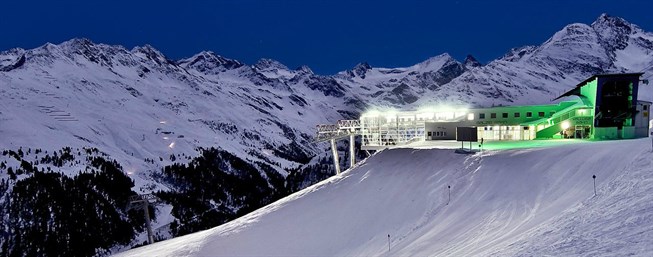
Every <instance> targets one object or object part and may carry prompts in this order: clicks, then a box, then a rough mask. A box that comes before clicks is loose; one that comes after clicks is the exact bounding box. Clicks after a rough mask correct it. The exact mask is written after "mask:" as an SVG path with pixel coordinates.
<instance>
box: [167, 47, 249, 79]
mask: <svg viewBox="0 0 653 257" xmlns="http://www.w3.org/2000/svg"><path fill="white" fill-rule="evenodd" d="M177 64H178V65H180V66H182V67H185V68H192V69H195V70H197V71H199V72H202V73H211V74H217V73H219V72H223V71H226V70H231V69H235V68H239V67H241V66H243V65H244V64H242V63H241V62H239V61H237V60H232V59H229V58H225V57H222V56H220V55H217V54H215V53H214V52H213V51H202V52H199V53H197V54H195V55H193V56H192V57H190V58H187V59H182V60H179V61H177Z"/></svg>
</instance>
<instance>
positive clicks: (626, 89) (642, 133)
mask: <svg viewBox="0 0 653 257" xmlns="http://www.w3.org/2000/svg"><path fill="white" fill-rule="evenodd" d="M642 74H643V73H619V74H600V75H595V76H592V77H590V78H588V79H586V80H584V81H582V82H580V83H578V85H576V86H575V87H574V88H572V89H571V90H569V91H567V92H566V93H564V94H562V95H560V96H559V97H557V98H556V99H554V100H557V99H560V98H562V97H566V96H578V98H577V99H575V100H572V101H563V102H560V103H556V104H543V105H523V106H500V107H489V108H470V109H465V108H451V107H449V108H433V109H425V110H419V111H385V112H381V111H369V112H366V113H363V114H362V115H361V117H360V119H359V120H342V121H339V122H338V124H334V125H318V127H317V130H318V131H317V140H318V141H328V140H331V143H332V149H333V150H334V157H336V158H334V159H337V156H335V154H337V153H336V152H335V140H337V139H340V138H344V137H350V139H351V140H350V142H353V137H354V136H355V135H361V136H362V150H380V149H384V148H388V147H394V146H401V145H406V144H410V143H413V142H417V141H430V140H456V139H457V135H456V130H457V128H459V127H468V128H469V127H472V128H475V129H476V132H477V138H478V139H479V140H481V139H483V140H484V141H493V140H534V139H572V138H573V139H595V140H601V139H626V138H640V137H646V136H648V131H649V111H650V107H651V102H647V101H638V100H637V92H638V87H639V82H640V76H641V75H642ZM350 151H352V153H350V156H352V157H353V143H351V144H350ZM334 161H336V160H334ZM351 163H352V164H353V160H352V162H351ZM336 166H337V165H336ZM337 172H338V168H337Z"/></svg>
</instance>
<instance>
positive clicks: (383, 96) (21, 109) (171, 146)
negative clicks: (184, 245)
mask: <svg viewBox="0 0 653 257" xmlns="http://www.w3.org/2000/svg"><path fill="white" fill-rule="evenodd" d="M652 66H653V33H650V32H646V31H643V30H642V29H640V28H639V27H637V26H636V25H633V24H630V23H628V22H627V21H625V20H623V19H621V18H618V17H610V16H608V15H601V16H600V17H599V18H598V19H597V20H596V21H595V22H594V23H592V24H591V25H585V24H571V25H568V26H566V27H565V28H563V29H562V30H561V31H559V32H557V33H556V34H555V35H554V36H553V37H551V38H550V39H549V40H547V41H546V42H544V43H543V44H542V45H540V46H525V47H520V48H515V49H512V50H511V51H510V52H508V53H507V54H506V55H505V56H503V57H501V58H499V59H497V60H494V61H492V62H490V63H488V64H485V65H481V64H480V63H478V61H476V60H475V58H473V57H472V56H469V57H468V58H466V60H465V61H464V62H463V63H461V62H459V61H457V60H455V59H454V58H452V57H451V56H450V55H448V54H446V53H445V54H441V55H438V56H435V57H432V58H429V59H427V60H425V61H423V62H421V63H418V64H415V65H413V66H410V67H402V68H377V67H371V66H370V65H369V64H367V63H361V64H359V65H357V66H356V67H354V68H352V69H351V70H348V71H343V72H340V73H338V74H335V75H318V74H315V73H313V72H312V71H311V69H310V68H309V67H306V66H302V67H299V68H297V69H289V68H288V67H286V66H285V65H283V64H281V63H279V62H277V61H275V60H270V59H262V60H260V61H259V62H257V63H256V64H254V65H247V64H244V63H242V62H240V61H237V60H232V59H229V58H226V57H223V56H220V55H217V54H215V53H213V52H201V53H198V54H196V55H194V56H192V57H190V58H187V59H182V60H176V61H173V60H170V59H168V58H166V57H165V55H164V54H163V53H161V52H159V51H158V50H156V49H155V48H154V47H152V46H149V45H146V46H142V47H135V48H134V49H131V50H130V49H126V48H124V47H122V46H112V45H106V44H99V43H94V42H91V41H90V40H87V39H72V40H69V41H66V42H63V43H60V44H50V43H48V44H45V45H43V46H41V47H38V48H35V49H29V50H26V49H10V50H7V51H4V52H0V134H1V135H2V140H0V148H2V149H9V150H18V148H20V147H22V148H40V149H49V150H50V151H55V150H58V149H62V148H63V147H66V146H69V147H72V148H75V149H77V148H79V149H82V148H84V147H94V148H98V149H100V151H102V152H104V153H106V154H107V155H108V156H110V157H111V158H113V159H115V160H117V161H118V162H119V163H120V164H121V165H122V167H123V168H124V170H125V172H127V173H128V174H129V175H130V176H131V178H132V179H134V180H135V184H136V185H135V188H134V190H135V191H137V192H141V193H147V192H156V191H158V190H163V191H168V192H169V191H179V190H181V189H179V184H178V183H179V181H178V180H179V178H175V179H173V178H171V177H167V178H165V179H162V178H161V176H162V175H161V173H162V170H163V169H164V168H165V167H170V166H171V165H173V164H175V163H177V164H180V165H181V164H187V163H189V162H190V161H191V160H190V159H191V157H197V156H204V155H203V152H212V153H215V152H219V153H220V155H221V156H223V157H224V158H223V159H222V160H223V161H220V162H219V163H220V165H217V166H218V167H219V169H220V172H222V173H224V174H235V175H238V176H240V177H241V178H249V177H251V176H246V175H242V174H240V173H239V171H242V170H258V171H259V172H260V174H258V175H259V176H261V177H262V179H263V180H264V181H267V183H264V184H265V185H259V186H260V187H262V188H267V189H266V190H273V191H274V190H275V189H277V187H280V185H282V186H281V187H284V186H286V187H288V188H289V189H290V190H296V189H300V188H303V187H305V186H307V185H310V184H312V183H315V182H317V181H318V180H321V179H323V178H325V177H326V176H328V175H329V174H331V172H332V170H333V169H332V168H331V167H330V166H329V164H330V161H329V160H328V158H329V157H328V156H329V155H328V154H327V151H326V147H327V146H326V145H322V144H317V143H315V142H313V139H312V135H313V132H314V127H315V125H316V124H321V123H334V122H335V121H337V120H339V119H355V118H357V117H358V115H359V114H360V113H361V112H363V111H365V110H366V109H368V108H375V107H393V108H409V109H412V108H419V107H422V106H425V105H431V104H436V103H437V104H442V103H458V104H460V103H464V104H470V105H479V106H489V105H498V104H515V103H546V102H548V99H552V98H553V97H555V96H557V94H558V93H560V92H561V91H563V90H565V89H568V88H570V87H572V86H573V85H575V84H576V83H578V82H579V81H582V80H583V79H585V78H587V77H589V76H591V75H593V74H595V73H603V72H621V71H631V72H638V71H645V72H653V67H652ZM641 90H643V92H642V93H640V98H641V99H646V100H653V91H651V90H650V89H649V88H648V87H642V89H641ZM210 147H216V148H220V149H221V150H220V151H203V150H200V148H202V149H204V150H206V149H208V148H210ZM346 154H347V153H346V151H343V156H345V158H341V161H342V162H343V165H345V163H344V162H347V160H348V158H346ZM182 157H184V158H182ZM204 157H206V156H204ZM3 158H8V157H3ZM234 160H240V161H242V163H246V164H248V165H250V166H247V168H243V166H242V165H245V164H242V165H240V164H239V165H235V163H236V162H234ZM5 161H6V160H5ZM28 161H34V160H28ZM13 163H16V165H20V161H19V162H13ZM238 163H240V162H238ZM35 165H36V167H37V168H38V167H39V165H37V164H35ZM236 166H237V167H236ZM193 167H196V166H193ZM53 168H55V171H62V172H64V173H66V174H69V175H74V174H76V173H78V172H79V170H76V169H72V168H68V169H64V168H61V167H58V168H57V167H53ZM241 175H242V176H241ZM0 177H2V178H3V179H5V178H8V177H9V176H8V175H7V173H6V172H4V171H3V170H0ZM284 179H285V181H284ZM171 181H176V182H175V183H177V184H175V183H173V182H171ZM187 186H188V187H199V186H200V185H195V184H192V185H187ZM201 186H206V185H201ZM9 191H10V189H9ZM264 191H265V190H263V191H262V192H264ZM0 193H1V190H0ZM219 197H223V198H220V199H218V198H219ZM0 199H2V197H0ZM267 200H271V199H267ZM201 201H202V202H203V203H204V204H205V205H206V206H208V207H210V208H222V209H221V210H222V212H228V213H230V216H228V217H232V216H233V215H239V214H241V213H242V212H246V211H247V210H250V209H251V208H253V206H249V207H248V208H243V202H240V201H236V200H234V199H231V198H230V196H229V193H226V196H224V195H223V196H216V198H215V199H204V198H202V199H201ZM244 201H245V202H247V201H259V202H258V203H257V204H259V205H263V204H266V203H267V202H265V201H263V202H260V199H256V200H253V199H252V200H244ZM173 206H175V207H176V208H177V209H179V206H176V205H175V204H173ZM170 207H171V206H170V205H168V206H166V207H165V208H160V212H164V213H161V215H162V216H166V215H167V216H170V212H171V210H170V209H171V208H170ZM208 207H207V208H208ZM166 208H167V209H166ZM164 209H165V210H167V211H164ZM241 209H242V210H241ZM165 212H168V213H165ZM172 212H173V213H172V215H173V216H174V219H177V220H180V219H181V218H180V216H179V215H181V214H179V213H177V214H175V213H174V211H172ZM195 214H197V215H199V214H198V213H195ZM190 216H192V215H190ZM190 216H189V217H190ZM182 223H183V222H182ZM163 225H165V224H163Z"/></svg>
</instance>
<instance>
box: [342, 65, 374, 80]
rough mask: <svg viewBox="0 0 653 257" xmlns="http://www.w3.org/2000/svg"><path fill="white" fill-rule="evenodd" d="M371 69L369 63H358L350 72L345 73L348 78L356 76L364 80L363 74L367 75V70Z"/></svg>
mask: <svg viewBox="0 0 653 257" xmlns="http://www.w3.org/2000/svg"><path fill="white" fill-rule="evenodd" d="M371 69H372V66H370V64H369V63H367V62H361V63H359V64H356V66H354V68H352V69H351V70H350V71H348V72H347V73H348V74H349V76H351V77H356V76H358V77H360V78H363V79H364V78H365V73H367V71H368V70H371Z"/></svg>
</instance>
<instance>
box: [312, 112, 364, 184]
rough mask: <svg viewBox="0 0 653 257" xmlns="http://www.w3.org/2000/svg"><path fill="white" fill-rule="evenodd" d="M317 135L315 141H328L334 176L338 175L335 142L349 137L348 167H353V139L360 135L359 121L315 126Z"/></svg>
mask: <svg viewBox="0 0 653 257" xmlns="http://www.w3.org/2000/svg"><path fill="white" fill-rule="evenodd" d="M316 129H317V134H316V136H315V139H316V141H317V142H324V141H330V142H331V154H332V155H333V163H334V165H335V169H336V174H340V162H339V159H338V148H337V146H336V140H339V139H343V138H347V137H349V158H350V159H349V160H350V162H349V167H350V168H351V167H354V164H355V163H356V155H355V151H354V137H355V136H356V135H360V133H361V123H360V120H339V121H338V123H337V124H320V125H317V127H316Z"/></svg>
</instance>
